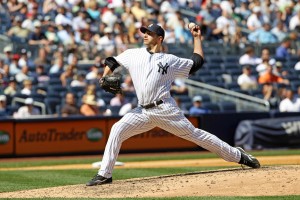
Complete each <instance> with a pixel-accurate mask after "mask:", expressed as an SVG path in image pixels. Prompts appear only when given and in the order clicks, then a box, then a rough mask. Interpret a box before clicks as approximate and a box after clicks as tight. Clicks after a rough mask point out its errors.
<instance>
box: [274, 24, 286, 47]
mask: <svg viewBox="0 0 300 200" xmlns="http://www.w3.org/2000/svg"><path fill="white" fill-rule="evenodd" d="M271 32H272V33H273V34H274V35H275V36H276V37H277V39H278V42H282V41H283V40H284V38H286V37H287V36H288V34H287V29H286V27H285V26H284V23H283V22H282V21H279V22H278V23H277V25H276V26H275V27H274V28H272V29H271Z"/></svg>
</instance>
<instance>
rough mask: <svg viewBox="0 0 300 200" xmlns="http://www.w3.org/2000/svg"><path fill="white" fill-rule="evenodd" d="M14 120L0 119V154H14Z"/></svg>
mask: <svg viewBox="0 0 300 200" xmlns="http://www.w3.org/2000/svg"><path fill="white" fill-rule="evenodd" d="M13 125H14V123H13V121H11V122H10V121H0V155H12V154H13V151H14V146H13V145H14V129H13Z"/></svg>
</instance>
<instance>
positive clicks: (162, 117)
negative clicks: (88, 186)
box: [98, 99, 241, 178]
mask: <svg viewBox="0 0 300 200" xmlns="http://www.w3.org/2000/svg"><path fill="white" fill-rule="evenodd" d="M156 126H157V127H160V128H162V129H164V130H166V131H168V132H169V133H172V134H174V135H176V136H178V137H181V138H183V139H186V140H188V141H191V142H194V143H195V144H197V145H199V146H201V147H202V148H205V149H207V150H209V151H211V152H214V153H216V154H217V155H219V156H220V157H221V158H223V159H224V160H226V161H229V162H236V163H237V162H239V161H240V158H241V153H240V152H239V151H238V150H237V149H236V148H234V147H231V146H230V145H228V144H227V143H226V142H224V141H222V140H220V139H219V138H218V137H216V136H215V135H212V134H210V133H208V132H206V131H204V130H201V129H198V128H195V127H194V126H193V125H192V123H191V122H190V121H189V120H188V119H187V118H186V117H185V116H184V115H183V113H182V111H181V110H180V109H179V108H178V107H177V106H176V103H175V101H174V100H173V99H169V101H167V102H166V101H165V102H164V103H163V104H161V105H159V106H157V107H154V108H151V109H147V110H145V109H142V108H141V107H137V108H135V109H134V110H132V111H131V112H129V113H127V114H126V115H124V116H123V118H122V119H121V120H120V121H118V122H117V123H115V124H114V125H113V127H112V129H111V132H110V135H109V138H108V141H107V144H106V147H105V151H104V155H103V159H102V163H101V168H100V169H99V172H98V174H99V175H102V176H104V177H107V178H109V177H111V176H112V171H113V167H114V165H115V162H116V160H117V157H118V154H119V151H120V148H121V144H122V142H123V141H125V140H127V139H128V138H130V137H132V136H134V135H137V134H140V133H143V132H146V131H149V130H151V129H153V128H154V127H156Z"/></svg>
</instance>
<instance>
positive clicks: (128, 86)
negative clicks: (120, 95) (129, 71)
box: [121, 75, 135, 92]
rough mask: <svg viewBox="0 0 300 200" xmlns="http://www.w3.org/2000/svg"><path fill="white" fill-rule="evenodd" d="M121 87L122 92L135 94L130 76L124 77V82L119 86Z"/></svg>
mask: <svg viewBox="0 0 300 200" xmlns="http://www.w3.org/2000/svg"><path fill="white" fill-rule="evenodd" d="M121 87H122V91H123V92H135V89H134V86H133V82H132V79H131V76H130V75H126V77H125V79H124V82H123V83H122V84H121Z"/></svg>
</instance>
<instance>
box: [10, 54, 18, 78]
mask: <svg viewBox="0 0 300 200" xmlns="http://www.w3.org/2000/svg"><path fill="white" fill-rule="evenodd" d="M19 59H20V55H19V54H13V55H12V60H11V63H10V64H9V74H10V76H14V75H16V74H17V73H19V72H20V66H19V64H18V62H19Z"/></svg>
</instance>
